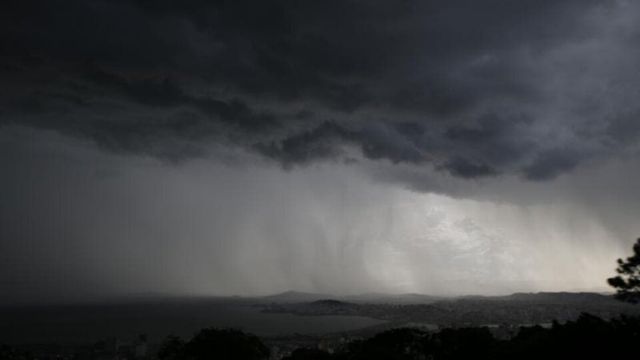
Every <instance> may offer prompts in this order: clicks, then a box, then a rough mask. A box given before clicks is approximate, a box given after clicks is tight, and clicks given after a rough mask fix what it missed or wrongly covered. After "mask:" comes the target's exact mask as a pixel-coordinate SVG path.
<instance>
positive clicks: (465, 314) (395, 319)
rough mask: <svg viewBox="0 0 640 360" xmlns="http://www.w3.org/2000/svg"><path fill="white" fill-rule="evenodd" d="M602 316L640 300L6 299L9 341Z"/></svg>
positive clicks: (2, 332) (574, 296)
mask: <svg viewBox="0 0 640 360" xmlns="http://www.w3.org/2000/svg"><path fill="white" fill-rule="evenodd" d="M582 312H588V313H590V314H593V315H597V316H600V317H603V318H610V317H613V316H617V315H619V314H640V308H638V307H634V306H632V305H628V304H625V303H621V302H618V301H616V300H614V299H613V298H612V297H611V296H609V295H602V294H597V293H535V294H513V295H509V296H496V297H482V296H467V297H457V298H443V297H433V296H428V295H420V294H405V295H384V294H368V295H359V296H343V297H335V296H333V297H331V296H327V295H322V294H310V293H300V292H285V293H281V294H277V295H272V296H265V297H211V298H207V297H201V298H154V297H141V298H138V299H128V300H127V301H121V302H113V303H109V304H106V303H102V304H97V303H94V304H74V305H48V306H38V305H30V306H9V307H7V306H5V307H2V308H0V318H2V319H3V321H2V322H0V339H2V342H5V343H54V342H55V343H82V342H89V341H96V340H98V339H104V338H109V337H116V338H131V337H134V336H136V335H137V334H148V335H149V337H150V339H151V340H152V341H154V340H155V341H158V340H160V339H162V338H163V337H165V336H167V335H169V334H176V335H180V336H186V337H189V336H190V335H192V334H193V333H194V332H195V331H197V330H198V329H200V328H204V327H210V326H215V327H233V328H239V329H242V330H244V331H247V332H251V333H255V334H258V335H260V336H266V337H274V336H284V335H290V334H316V335H319V334H330V333H348V332H351V333H353V332H356V331H359V332H367V331H372V332H373V331H379V330H381V329H384V328H389V327H399V326H420V327H424V328H438V327H457V326H509V325H512V326H517V325H527V324H546V323H550V322H552V321H553V320H557V321H560V322H563V321H566V320H572V319H575V318H577V317H578V316H579V314H580V313H582Z"/></svg>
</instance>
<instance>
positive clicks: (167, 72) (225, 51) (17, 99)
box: [0, 0, 640, 302]
mask: <svg viewBox="0 0 640 360" xmlns="http://www.w3.org/2000/svg"><path fill="white" fill-rule="evenodd" d="M639 14H640V3H638V2H636V1H631V0H628V1H625V0H611V1H604V0H603V1H596V0H561V1H558V0H535V1H534V0H531V1H528V0H527V1H510V0H483V1H477V0H449V1H430V0H425V1H417V0H414V1H411V0H401V1H400V0H398V1H370V0H367V1H365V0H323V1H299V0H289V1H284V0H283V1H280V0H277V1H258V0H255V1H244V0H240V1H204V0H201V1H198V0H193V1H181V2H179V4H178V2H173V1H168V0H167V1H163V0H159V1H143V0H140V1H135V0H102V1H98V0H69V1H63V2H53V1H42V2H36V1H28V0H21V1H18V0H15V1H14V0H9V1H4V2H3V3H2V5H0V165H1V169H2V170H1V173H0V293H2V294H3V299H2V300H0V301H4V302H20V301H29V302H47V301H79V300H88V299H97V298H104V297H114V296H116V297H117V296H122V295H127V294H138V293H160V294H169V295H193V294H197V295H229V294H241V295H258V294H268V293H275V292H279V291H285V290H290V289H291V290H299V291H313V292H324V293H335V294H355V293H364V292H387V293H400V292H420V293H428V294H434V295H442V294H449V295H454V294H504V293H510V292H516V291H561V290H570V291H572V290H607V287H606V278H607V277H609V276H611V275H613V273H614V268H615V260H616V258H618V257H621V256H625V255H626V254H627V253H628V252H630V249H631V248H630V245H631V244H632V243H633V242H634V240H635V238H636V237H637V236H640V221H638V214H640V191H638V189H637V187H638V184H640V161H639V160H638V155H639V150H640V120H639V119H638V118H637V117H638V115H640V101H638V99H640V47H639V46H638V44H640V19H639V17H640V15H639Z"/></svg>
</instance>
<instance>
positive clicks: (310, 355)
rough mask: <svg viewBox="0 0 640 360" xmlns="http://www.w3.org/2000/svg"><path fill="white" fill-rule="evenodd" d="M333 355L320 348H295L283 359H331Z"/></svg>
mask: <svg viewBox="0 0 640 360" xmlns="http://www.w3.org/2000/svg"><path fill="white" fill-rule="evenodd" d="M331 359H333V357H332V356H331V354H329V353H328V352H326V351H323V350H320V349H296V350H294V351H293V352H292V353H291V355H289V356H287V357H285V358H283V360H331Z"/></svg>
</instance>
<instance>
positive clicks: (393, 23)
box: [0, 0, 633, 180]
mask: <svg viewBox="0 0 640 360" xmlns="http://www.w3.org/2000/svg"><path fill="white" fill-rule="evenodd" d="M621 4H622V2H614V1H596V0H593V1H578V0H566V1H552V0H546V1H524V2H513V1H505V0H490V1H483V2H478V1H468V0H464V1H463V0H456V1H448V2H446V3H442V2H436V1H394V2H383V1H356V0H353V1H338V0H333V1H310V2H300V1H284V0H282V1H271V2H265V1H184V2H180V3H179V4H178V3H175V2H170V1H133V0H113V1H107V0H103V1H97V0H94V1H66V2H63V3H54V2H48V1H43V2H33V1H9V2H7V3H4V4H3V5H2V7H3V9H2V10H3V11H2V25H0V29H1V35H0V40H1V42H2V47H1V48H0V54H1V55H2V58H3V61H2V63H3V66H2V70H1V72H2V77H3V78H4V79H5V81H3V85H2V90H1V91H2V95H3V100H2V104H3V107H4V108H5V110H4V111H3V113H2V114H0V117H1V120H0V121H1V122H2V123H18V124H24V125H27V126H35V127H43V128H47V129H53V130H56V131H59V132H62V133H67V134H71V135H75V136H81V137H86V138H89V139H92V140H93V141H95V142H96V143H98V144H99V145H101V146H104V147H106V148H109V149H113V150H118V151H128V152H134V153H146V154H151V155H153V156H159V157H168V158H177V159H183V158H189V157H191V156H199V155H201V154H203V153H204V152H205V150H204V149H205V148H206V146H207V144H209V143H219V144H223V145H229V146H236V147H240V148H244V149H249V150H253V151H257V152H258V153H259V154H262V155H264V156H267V157H270V158H273V159H276V160H278V161H280V162H282V163H283V164H285V165H286V166H291V165H294V164H307V163H310V162H313V161H318V160H323V159H351V158H352V155H353V154H351V153H350V151H349V149H356V150H358V152H359V153H360V154H361V155H362V156H364V157H365V158H368V159H371V160H376V161H388V162H390V163H392V164H399V163H406V164H411V165H413V166H418V167H432V168H434V169H437V170H442V171H446V172H448V173H450V174H451V175H454V176H457V177H460V178H465V179H469V178H479V177H489V176H495V175H498V174H524V176H525V178H527V179H530V180H546V179H551V178H554V177H556V176H558V175H560V174H562V173H564V172H566V171H570V170H572V169H573V168H575V167H577V166H579V164H580V163H581V161H583V160H584V159H586V158H588V157H589V156H592V154H597V152H593V153H591V154H590V155H589V156H587V155H586V154H582V153H580V152H581V149H583V148H585V147H589V146H591V145H592V144H594V143H595V144H596V145H594V146H596V147H597V144H599V143H605V142H606V141H609V142H608V144H609V145H607V146H609V147H613V148H619V147H622V146H624V145H621V144H620V143H618V142H616V139H617V138H616V136H619V135H616V134H619V133H620V132H619V131H618V130H617V129H619V128H621V127H623V128H624V126H625V122H624V121H623V120H615V121H612V123H611V125H610V126H608V127H606V126H605V127H600V128H599V129H605V130H596V131H591V132H587V131H583V132H581V131H579V130H580V128H581V127H584V126H587V125H589V124H594V123H597V122H599V121H607V120H606V119H611V118H613V117H615V116H613V117H612V116H611V114H607V116H608V117H607V118H598V117H597V116H599V115H600V114H599V113H597V112H596V113H593V114H592V115H591V117H588V118H585V119H584V120H575V119H574V118H577V111H576V113H572V112H567V111H566V110H565V109H566V108H572V107H573V104H572V102H573V101H577V100H576V99H574V98H573V97H574V95H575V94H574V93H575V92H577V91H578V90H579V89H578V90H576V89H574V88H571V87H569V86H570V85H567V84H568V83H569V82H570V81H569V80H571V79H568V80H566V83H560V84H557V83H556V82H557V79H556V74H560V72H561V71H562V70H561V69H560V68H559V67H560V66H561V65H562V64H564V63H566V62H569V63H571V62H572V61H575V59H578V61H582V62H585V63H575V64H573V65H574V67H580V66H582V67H584V68H586V69H587V70H593V69H592V67H593V66H595V65H592V64H591V63H589V61H591V57H589V56H586V57H585V56H583V54H578V55H574V54H573V53H572V51H575V49H574V48H576V47H578V48H579V45H580V44H590V43H593V42H595V43H598V42H602V43H606V38H603V36H605V35H603V34H605V33H606V31H605V30H606V29H605V26H604V25H605V24H604V23H602V22H601V20H602V19H606V18H607V16H608V15H609V14H614V13H616V12H621V11H623V10H621V6H622V5H621ZM603 39H604V40H603ZM620 41H624V39H622V40H620ZM596 50H597V48H596ZM587 55H593V56H596V55H597V53H596V52H594V53H589V52H587ZM595 70H602V69H601V67H598V68H597V69H595ZM605 70H606V68H605ZM607 71H608V70H607ZM607 71H605V73H604V74H601V73H598V71H593V74H592V73H588V74H587V73H585V77H588V78H593V79H595V80H594V83H596V84H597V83H598V82H603V81H605V82H606V81H608V80H610V78H612V77H613V75H611V74H610V73H609V72H607ZM554 81H555V82H554ZM630 81H632V80H630ZM594 86H596V85H594ZM565 87H567V88H565ZM567 94H568V95H567ZM578 95H579V94H578ZM575 96H577V95H575ZM558 104H560V105H558ZM615 105H616V104H613V106H615ZM632 110H633V109H631V113H633V112H632ZM625 111H627V113H629V111H630V110H629V109H625ZM602 115H603V116H604V115H605V114H602ZM561 117H565V119H561ZM559 120H562V121H564V123H565V124H574V123H577V125H575V126H573V125H572V126H565V127H562V126H561V125H558V124H559V122H558V121H559ZM583 123H584V124H583ZM585 124H586V125H585ZM607 129H608V130H607ZM563 132H569V133H570V134H568V135H566V138H563V137H561V136H558V137H555V138H554V136H547V134H564V133H563ZM625 134H627V133H626V132H625ZM625 136H632V135H625ZM567 138H568V139H570V141H569V140H567ZM612 138H613V140H614V141H613V142H612V141H611V139H612ZM628 142H629V140H627V143H628ZM585 143H587V144H588V145H589V146H586V145H585ZM603 146H604V145H603ZM561 148H562V149H566V150H562V151H561V150H557V149H561Z"/></svg>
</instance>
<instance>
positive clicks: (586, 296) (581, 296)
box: [458, 292, 617, 304]
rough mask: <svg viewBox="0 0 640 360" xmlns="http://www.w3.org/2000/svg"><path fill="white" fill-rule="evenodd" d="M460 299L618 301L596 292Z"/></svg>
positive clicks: (564, 302) (596, 302) (463, 299)
mask: <svg viewBox="0 0 640 360" xmlns="http://www.w3.org/2000/svg"><path fill="white" fill-rule="evenodd" d="M458 301H509V302H529V303H536V304H572V303H592V304H598V303H617V300H615V299H614V298H613V296H611V295H605V294H600V293H594V292H575V293H574V292H537V293H514V294H511V295H506V296H463V297H460V298H458Z"/></svg>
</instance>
